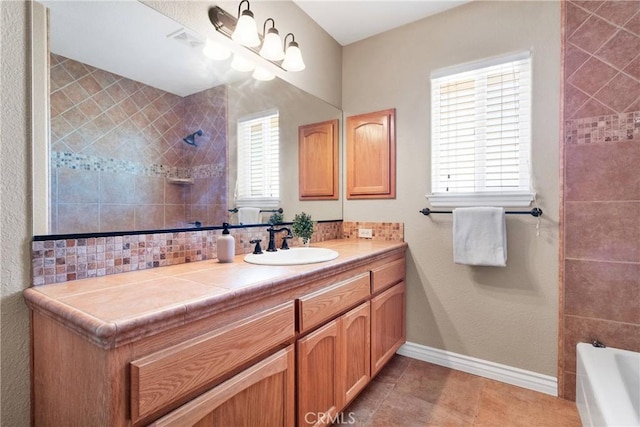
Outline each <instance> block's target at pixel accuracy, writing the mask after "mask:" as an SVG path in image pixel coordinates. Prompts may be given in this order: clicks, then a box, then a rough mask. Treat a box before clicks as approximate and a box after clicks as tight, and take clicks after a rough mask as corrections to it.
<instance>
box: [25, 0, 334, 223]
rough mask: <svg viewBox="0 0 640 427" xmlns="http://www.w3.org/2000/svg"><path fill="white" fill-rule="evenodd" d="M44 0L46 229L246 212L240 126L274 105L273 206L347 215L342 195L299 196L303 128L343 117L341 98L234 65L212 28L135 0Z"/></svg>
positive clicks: (225, 218)
mask: <svg viewBox="0 0 640 427" xmlns="http://www.w3.org/2000/svg"><path fill="white" fill-rule="evenodd" d="M41 4H43V5H44V6H45V7H47V8H48V9H49V28H48V33H49V43H48V45H47V43H45V42H43V41H42V40H41V44H43V45H44V46H48V49H41V50H40V51H39V50H38V49H37V48H36V49H34V81H35V80H37V78H38V77H40V78H42V79H46V78H47V77H48V78H49V87H48V88H46V85H45V86H44V87H45V89H43V91H44V90H46V92H47V96H46V98H47V103H48V105H47V107H46V108H45V110H46V111H45V113H43V114H40V117H41V120H45V121H47V123H48V126H49V128H48V133H49V136H48V138H47V136H46V135H42V136H39V135H38V133H37V132H35V138H43V139H48V141H47V143H46V144H42V143H38V141H36V143H37V144H36V147H44V146H45V145H46V146H47V148H46V150H47V153H46V156H45V155H43V154H42V153H39V152H38V153H34V158H35V159H36V161H37V159H38V158H41V159H45V161H47V162H48V170H46V169H47V168H38V167H37V165H36V166H34V169H35V171H34V193H35V194H36V196H35V197H34V199H36V202H35V203H34V204H35V206H34V210H36V211H37V212H35V213H34V217H35V218H37V217H38V216H40V217H41V218H43V220H41V221H40V222H46V224H45V225H40V226H37V227H36V234H77V233H96V232H120V231H133V230H136V231H139V230H159V229H176V228H185V229H193V228H194V227H196V226H202V227H206V226H219V225H221V224H222V222H231V223H238V218H237V215H236V214H235V213H233V210H234V209H235V208H237V207H238V203H237V199H236V197H237V173H238V167H237V155H236V153H237V136H238V135H237V124H238V121H239V120H240V121H242V120H245V119H246V118H251V117H256V116H260V115H262V114H264V113H265V112H273V111H276V112H277V113H278V117H279V118H278V128H279V167H280V176H279V187H280V188H279V203H278V205H277V206H275V208H282V209H283V214H284V221H290V220H291V219H292V218H293V216H294V215H295V214H296V213H298V212H301V211H305V212H307V213H310V214H311V215H312V217H313V219H314V220H339V219H341V218H342V199H341V197H340V198H339V199H338V200H321V201H301V200H299V193H298V128H299V126H303V125H308V124H312V123H317V122H323V121H327V120H334V119H339V123H340V125H342V112H341V111H340V110H339V109H337V108H336V107H334V106H332V105H329V104H328V103H326V102H324V101H322V100H320V99H318V98H316V97H314V96H312V95H310V94H308V93H306V92H304V91H302V90H300V89H298V88H296V87H295V86H293V85H291V84H289V83H287V82H284V81H283V80H281V79H278V78H275V79H273V80H270V81H259V80H256V79H254V78H253V77H252V75H251V73H250V72H246V73H240V72H237V71H233V70H232V69H231V68H230V62H231V60H230V59H228V60H225V61H215V60H212V59H209V58H207V57H206V56H205V55H204V54H203V53H202V48H203V46H204V43H205V40H206V38H205V37H204V36H202V35H201V34H198V33H196V32H194V31H192V30H190V29H189V28H186V27H185V26H184V25H182V24H181V23H178V22H175V21H174V20H172V19H169V18H168V17H166V16H164V15H162V14H161V13H159V12H158V11H156V10H154V9H153V8H151V7H149V6H147V5H145V4H142V3H140V2H138V1H133V0H128V1H68V2H67V1H58V0H56V1H53V0H51V1H49V0H43V1H42V2H41ZM46 33H47V31H40V32H38V31H34V37H40V38H44V37H45V36H46ZM35 45H36V46H37V45H38V43H35ZM37 55H40V56H46V58H37V57H36V56H37ZM43 61H44V62H43ZM47 61H48V63H47ZM39 63H44V64H46V65H44V66H42V65H41V66H40V67H38V64H39ZM43 69H44V71H48V76H44V74H47V73H44V72H42V71H43ZM36 91H37V89H36ZM36 110H38V108H36ZM37 113H38V112H37V111H36V112H35V113H34V114H35V115H34V120H36V121H37V120H39V119H38V117H39V116H38V114H37ZM41 113H42V112H41ZM47 116H49V117H47ZM339 134H340V133H339ZM339 147H340V148H339V150H338V152H339V153H340V152H341V151H342V148H341V147H342V144H341V143H340V145H339ZM37 150H40V148H37ZM44 150H45V148H42V151H44ZM340 162H341V161H340ZM42 169H45V170H42ZM341 187H342V186H340V188H341ZM39 194H40V195H42V197H38V195H39ZM45 200H46V201H45ZM39 204H40V205H39ZM43 205H44V206H43ZM244 206H247V204H246V203H245V204H244ZM253 207H256V208H261V209H263V210H264V211H266V213H263V214H262V215H261V220H260V221H259V222H262V223H266V222H267V220H268V218H269V215H270V213H269V212H268V211H269V210H271V209H274V206H273V204H271V205H269V206H262V205H260V202H256V205H255V206H253ZM44 212H48V214H44ZM39 214H41V215H39ZM36 222H38V221H36Z"/></svg>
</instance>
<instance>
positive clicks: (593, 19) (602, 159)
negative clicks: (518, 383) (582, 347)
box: [558, 0, 640, 400]
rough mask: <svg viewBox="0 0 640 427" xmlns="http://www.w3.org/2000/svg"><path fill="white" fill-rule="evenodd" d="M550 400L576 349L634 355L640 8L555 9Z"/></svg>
mask: <svg viewBox="0 0 640 427" xmlns="http://www.w3.org/2000/svg"><path fill="white" fill-rule="evenodd" d="M564 29H565V35H564V37H565V39H564V48H565V49H564V101H565V104H564V118H565V121H564V129H563V135H564V147H563V158H564V161H563V169H564V177H563V227H564V228H563V235H564V240H563V244H562V248H563V251H562V255H563V259H564V262H563V269H562V270H563V271H564V274H563V277H562V280H561V301H562V302H563V305H562V306H561V307H560V345H559V349H560V354H559V369H558V374H559V378H558V379H559V393H560V395H561V396H563V397H565V398H567V399H572V400H573V399H575V381H576V375H575V372H576V352H575V346H576V343H578V342H584V341H589V340H591V339H594V338H597V339H598V340H600V341H602V342H604V343H605V344H606V345H608V346H611V347H618V348H623V349H628V350H633V351H640V173H638V170H639V169H638V165H640V1H637V0H636V1H567V2H564Z"/></svg>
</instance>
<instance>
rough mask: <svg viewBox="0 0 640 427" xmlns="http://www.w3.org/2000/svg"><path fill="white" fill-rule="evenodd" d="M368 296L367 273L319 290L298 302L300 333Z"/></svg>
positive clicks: (368, 281)
mask: <svg viewBox="0 0 640 427" xmlns="http://www.w3.org/2000/svg"><path fill="white" fill-rule="evenodd" d="M369 295H370V279H369V273H368V272H367V273H362V274H360V275H358V276H355V277H353V278H351V279H348V280H345V281H343V282H340V283H337V284H335V285H333V286H330V287H328V288H325V289H321V290H319V291H317V292H314V293H312V294H309V295H305V296H304V297H302V298H300V299H299V300H298V316H299V321H300V332H305V331H308V330H309V329H311V328H313V327H314V326H317V325H319V324H321V323H322V322H324V321H325V320H327V319H330V318H332V317H333V316H335V315H337V314H339V313H341V312H343V311H345V310H347V309H348V308H350V307H352V306H354V305H356V304H357V303H359V302H360V301H363V300H364V299H365V298H367V296H369Z"/></svg>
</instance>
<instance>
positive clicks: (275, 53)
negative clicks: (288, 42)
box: [260, 18, 284, 61]
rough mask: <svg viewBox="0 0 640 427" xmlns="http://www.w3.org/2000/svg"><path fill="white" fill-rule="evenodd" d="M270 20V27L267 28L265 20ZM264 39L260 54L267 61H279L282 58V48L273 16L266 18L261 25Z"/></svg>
mask: <svg viewBox="0 0 640 427" xmlns="http://www.w3.org/2000/svg"><path fill="white" fill-rule="evenodd" d="M269 21H271V28H269V30H267V22H269ZM262 28H263V34H264V40H263V41H262V49H260V56H262V57H263V58H265V59H268V60H269V61H281V60H283V59H284V50H283V49H282V40H280V33H279V32H278V30H277V29H276V21H274V20H273V18H267V20H266V21H264V25H263V27H262Z"/></svg>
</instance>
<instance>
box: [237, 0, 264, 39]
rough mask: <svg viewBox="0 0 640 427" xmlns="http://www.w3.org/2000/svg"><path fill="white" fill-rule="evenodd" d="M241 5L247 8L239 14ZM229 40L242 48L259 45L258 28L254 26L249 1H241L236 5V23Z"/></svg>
mask: <svg viewBox="0 0 640 427" xmlns="http://www.w3.org/2000/svg"><path fill="white" fill-rule="evenodd" d="M243 3H247V8H246V9H245V10H242V12H241V9H242V4H243ZM231 39H232V40H233V41H234V42H236V43H239V44H241V45H242V46H247V47H256V46H259V45H260V37H259V36H258V27H257V26H256V20H255V19H254V18H253V12H251V5H250V4H249V0H242V1H241V2H240V4H239V5H238V21H237V22H236V28H235V30H233V34H232V35H231Z"/></svg>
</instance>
